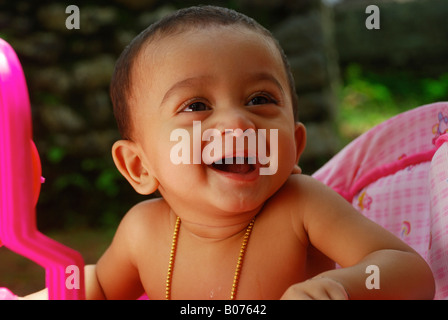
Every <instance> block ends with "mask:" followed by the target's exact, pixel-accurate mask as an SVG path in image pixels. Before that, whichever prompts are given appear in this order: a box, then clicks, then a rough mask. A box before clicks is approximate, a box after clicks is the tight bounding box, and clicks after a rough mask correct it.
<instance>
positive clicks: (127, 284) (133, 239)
mask: <svg viewBox="0 0 448 320" xmlns="http://www.w3.org/2000/svg"><path fill="white" fill-rule="evenodd" d="M140 217H141V212H139V210H138V207H134V208H133V209H131V211H129V212H128V213H127V214H126V215H125V217H124V218H123V219H122V221H121V223H120V225H119V227H118V229H117V232H116V233H115V236H114V239H113V240H112V243H111V245H110V246H109V248H108V249H107V250H106V251H105V253H104V254H103V255H102V257H101V258H100V259H99V260H98V262H97V264H96V266H95V268H94V270H95V272H94V273H93V274H94V276H93V277H92V278H91V281H90V286H91V287H90V288H93V289H94V292H95V293H96V294H94V295H91V294H90V293H89V294H88V295H87V298H88V299H89V298H92V297H95V296H96V297H101V295H102V297H103V298H105V299H110V300H115V299H137V298H138V297H140V296H141V295H142V294H143V292H144V290H143V287H142V285H141V282H140V276H139V273H138V270H137V267H136V262H135V260H134V257H135V256H136V250H137V247H138V238H139V235H138V234H139V226H141V225H142V223H141V221H140V220H139V219H140ZM95 280H96V282H95ZM87 285H88V284H87V283H86V290H87V291H89V290H88V289H89V288H88V287H87Z"/></svg>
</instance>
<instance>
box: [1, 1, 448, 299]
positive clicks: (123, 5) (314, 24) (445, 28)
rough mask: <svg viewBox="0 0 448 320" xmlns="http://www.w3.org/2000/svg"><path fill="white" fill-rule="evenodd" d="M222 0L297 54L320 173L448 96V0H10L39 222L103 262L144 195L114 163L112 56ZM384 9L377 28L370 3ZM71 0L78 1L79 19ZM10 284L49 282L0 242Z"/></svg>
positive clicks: (6, 16) (7, 30)
mask: <svg viewBox="0 0 448 320" xmlns="http://www.w3.org/2000/svg"><path fill="white" fill-rule="evenodd" d="M203 3H206V4H216V5H220V6H225V7H229V8H233V9H236V10H238V11H241V12H243V13H245V14H247V15H249V16H251V17H253V18H255V19H256V20H257V21H259V22H260V23H261V24H263V25H264V26H266V27H267V28H268V29H270V30H271V31H272V32H273V33H274V35H275V36H276V37H277V38H278V39H279V41H280V43H281V45H282V46H283V48H284V49H285V52H286V54H287V55H288V58H289V59H290V62H291V66H292V69H293V73H294V77H295V79H296V89H297V92H298V94H299V98H300V108H301V109H300V117H301V121H302V122H304V123H305V125H306V126H307V128H308V133H309V137H308V146H307V150H306V152H305V154H304V157H303V159H302V162H301V166H302V168H303V170H304V172H305V173H308V174H312V173H313V172H314V171H315V170H316V169H318V168H319V167H320V166H322V165H323V164H324V163H325V162H326V161H328V160H329V159H330V158H331V156H333V155H334V154H335V153H336V152H337V151H338V150H340V149H341V148H342V147H343V146H344V145H346V144H347V143H348V142H350V141H352V140H353V139H354V138H356V137H357V136H359V135H360V134H362V133H363V132H365V131H366V130H368V129H369V128H371V127H372V126H374V125H376V124H378V123H380V122H382V121H384V120H386V119H388V118H390V117H392V116H394V115H396V114H398V113H400V112H403V111H406V110H409V109H412V108H415V107H417V106H420V105H424V104H428V103H432V102H436V101H442V100H448V60H447V59H446V57H447V56H448V41H447V39H448V24H447V23H446V21H448V3H447V2H446V0H410V1H395V0H376V1H375V0H372V1H364V0H352V1H350V0H345V1H336V0H334V1H330V0H327V1H320V0H280V1H278V0H227V1H224V0H222V1H219V0H216V1H189V0H187V1H180V0H179V1H174V0H172V1H163V0H129V1H125V0H114V1H112V0H110V1H109V0H97V1H93V0H91V1H89V0H83V1H70V2H69V1H50V0H43V1H38V2H37V1H31V0H17V1H7V0H0V37H2V38H4V39H5V40H7V41H8V42H9V43H10V44H11V45H12V46H13V47H14V49H15V50H16V52H17V54H18V56H19V59H20V60H21V63H22V65H23V69H24V71H25V75H26V78H27V83H28V87H29V91H30V100H31V105H32V113H33V127H34V128H33V130H34V139H35V142H36V145H37V148H38V150H39V153H40V156H41V160H42V167H43V175H44V177H45V178H46V182H45V184H44V185H43V186H42V191H41V195H40V198H39V203H38V205H37V217H38V218H37V221H38V227H39V229H40V230H42V231H43V232H45V233H48V234H49V235H50V236H51V237H53V238H55V239H57V240H58V241H62V242H63V243H65V244H67V245H69V246H71V247H73V248H75V249H76V250H79V251H80V252H81V253H82V254H83V255H84V257H85V260H86V262H87V263H94V262H95V261H96V259H97V258H98V257H99V256H100V254H101V252H103V251H104V249H105V248H106V247H107V244H108V243H109V242H110V240H111V238H112V236H113V232H114V230H115V228H116V227H117V225H118V223H119V221H120V220H121V218H122V217H123V215H124V214H125V213H126V211H127V210H128V209H129V208H130V207H131V206H132V205H133V204H135V203H137V202H139V201H141V200H143V199H146V198H147V197H143V196H139V195H137V194H136V193H135V192H134V191H133V190H132V188H131V187H130V186H129V185H128V183H127V182H126V181H125V180H124V178H122V177H121V176H120V174H119V173H118V171H117V170H116V169H115V167H114V165H113V162H112V159H111V156H110V147H111V146H112V143H113V142H114V141H115V140H116V139H119V136H118V133H117V130H116V127H115V122H114V119H113V115H112V107H111V103H110V100H109V96H108V86H109V81H110V77H111V74H112V71H113V67H114V63H115V61H116V59H117V58H118V56H119V54H120V53H121V51H122V50H123V48H124V47H125V46H126V45H127V44H128V43H129V42H130V40H131V39H132V38H133V37H134V36H135V35H137V34H138V33H139V32H140V31H141V30H143V29H144V28H145V27H147V26H148V25H149V24H151V23H152V22H154V21H156V20H157V19H159V18H160V17H162V16H163V15H165V14H167V13H169V12H171V11H173V10H175V9H176V8H181V7H186V6H190V5H196V4H203ZM371 4H376V5H377V6H378V7H379V9H380V29H379V30H368V29H367V28H366V27H365V20H366V19H367V17H368V14H366V13H365V8H366V7H367V5H371ZM68 5H77V6H78V7H79V9H80V29H79V30H76V29H73V30H69V29H67V28H66V26H65V21H66V19H67V17H68V16H69V14H67V13H66V12H65V9H66V7H67V6H68ZM0 261H1V262H0V286H7V287H9V288H11V289H13V290H14V291H15V292H17V293H20V294H24V293H27V292H31V291H33V290H37V289H38V288H40V287H42V286H43V285H44V273H43V270H41V268H40V267H37V266H35V265H34V264H31V263H30V262H29V261H27V260H26V259H24V258H21V257H18V256H17V255H15V254H14V253H11V252H9V251H8V250H7V249H5V248H1V249H0Z"/></svg>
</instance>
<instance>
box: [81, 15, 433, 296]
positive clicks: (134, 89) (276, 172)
mask: <svg viewBox="0 0 448 320" xmlns="http://www.w3.org/2000/svg"><path fill="white" fill-rule="evenodd" d="M111 97H112V101H113V105H114V111H115V116H116V119H117V122H118V126H119V130H120V132H121V135H122V137H123V140H120V141H117V142H116V143H115V144H114V146H113V148H112V155H113V159H114V161H115V164H116V166H117V168H118V170H119V171H120V172H121V173H122V174H123V176H124V177H125V178H126V179H127V180H128V181H129V183H130V184H131V185H132V186H133V188H134V189H135V190H136V191H137V192H138V193H140V194H144V195H147V194H151V193H153V192H155V191H156V190H158V191H159V192H160V194H161V195H162V198H158V199H152V200H148V201H145V202H142V203H139V204H137V205H136V206H135V207H133V208H132V209H131V210H130V211H129V212H128V213H127V214H126V216H125V217H124V218H123V220H122V222H121V224H120V226H119V227H118V230H117V232H116V235H115V237H114V239H113V241H112V244H111V245H110V247H109V248H108V249H107V251H106V252H105V253H104V255H103V256H102V257H101V258H100V260H99V261H98V263H97V264H96V266H88V267H86V295H87V298H89V299H104V298H107V299H136V298H138V297H139V296H141V295H142V294H143V293H146V294H147V296H148V297H149V299H280V298H283V299H349V298H350V299H377V298H380V299H389V298H395V299H403V298H411V299H431V298H432V297H433V294H434V280H433V277H432V273H431V271H430V269H429V267H428V266H427V264H426V263H425V261H424V260H423V259H422V258H421V257H420V256H419V255H418V254H417V253H416V252H415V251H414V250H412V249H411V248H410V247H408V246H407V245H406V244H404V243H403V242H401V241H400V240H399V239H397V238H396V237H395V236H393V235H392V234H390V233H389V232H387V231H386V230H384V229H382V228H381V227H379V226H378V225H376V224H375V223H373V222H371V221H369V220H368V219H366V218H365V217H363V216H362V215H361V214H360V213H358V212H357V211H355V209H353V208H352V206H351V205H350V204H349V203H347V202H346V201H345V200H344V199H343V198H342V197H340V196H339V195H337V194H336V193H335V192H333V191H332V190H330V188H328V187H326V186H324V185H322V184H321V183H319V182H318V181H316V180H315V179H313V178H311V177H308V176H305V175H302V174H300V169H298V167H297V163H298V161H299V158H300V155H301V153H302V151H303V150H304V147H305V139H306V132H305V128H304V126H303V125H302V124H301V123H300V122H298V117H297V109H298V101H297V97H296V94H295V92H294V80H293V78H292V75H291V71H290V68H289V65H288V62H287V59H286V57H285V54H284V53H283V51H282V49H281V48H280V46H279V44H278V43H277V41H276V40H275V39H274V38H273V36H272V35H271V33H270V32H269V31H267V30H266V29H265V28H263V27H262V26H260V25H259V24H258V23H256V22H255V21H254V20H252V19H250V18H248V17H246V16H244V15H242V14H240V13H237V12H235V11H233V10H229V9H224V8H218V7H213V6H201V7H192V8H188V9H182V10H179V11H177V12H175V13H173V14H171V15H169V16H168V17H166V18H164V19H162V20H161V21H159V22H157V23H155V24H154V25H152V26H150V27H149V28H148V29H146V30H144V31H143V32H142V33H141V34H140V35H139V36H137V37H136V38H135V39H134V40H133V41H132V43H131V44H130V45H129V46H128V47H127V48H126V49H125V51H124V52H123V53H122V55H121V57H120V58H119V60H118V62H117V66H116V69H115V74H114V77H113V79H112V83H111ZM179 130H180V131H179ZM207 130H209V131H208V132H209V134H207V133H206V132H207ZM262 130H263V131H262ZM176 132H177V133H181V135H179V134H173V133H176ZM210 132H211V134H210ZM259 132H262V133H263V134H258V133H259ZM188 136H189V137H193V136H196V138H195V139H193V141H191V140H185V139H187V138H188ZM198 137H199V138H198ZM251 137H255V139H256V141H257V143H252V142H253V141H255V140H251V139H252V138H251ZM180 138H182V140H180ZM230 140H232V141H233V142H235V140H236V143H234V144H233V145H232V144H231V143H230V142H229V141H230ZM186 141H187V142H189V144H186ZM241 141H243V143H241ZM181 143H182V145H181ZM185 145H187V146H190V147H189V148H188V147H187V148H185ZM180 146H181V147H180ZM211 146H212V147H211ZM263 148H265V151H266V155H265V156H264V157H262V156H260V155H259V151H260V149H263ZM179 159H180V160H179ZM266 159H268V160H269V161H268V162H266V161H263V160H266ZM175 160H176V161H175ZM198 160H199V161H198ZM276 161H278V164H277V163H274V162H276ZM263 169H264V170H265V171H264V174H261V172H262V170H263ZM335 262H336V263H337V264H338V265H339V266H341V268H335ZM369 266H375V268H377V270H379V271H380V274H379V276H380V279H379V280H380V283H379V284H380V286H379V288H376V289H372V288H371V287H370V286H368V285H366V280H367V278H368V277H369V273H366V271H367V270H369V268H370V267H369Z"/></svg>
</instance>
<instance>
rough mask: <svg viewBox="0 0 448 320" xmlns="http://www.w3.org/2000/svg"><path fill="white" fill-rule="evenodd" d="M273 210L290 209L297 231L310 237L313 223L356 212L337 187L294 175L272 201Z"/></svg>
mask: <svg viewBox="0 0 448 320" xmlns="http://www.w3.org/2000/svg"><path fill="white" fill-rule="evenodd" d="M268 204H269V207H271V208H273V210H274V211H276V212H277V211H282V212H287V213H288V214H289V217H290V219H291V222H292V225H293V226H294V229H295V232H296V233H297V234H298V235H299V236H300V237H304V238H307V239H308V232H309V231H310V230H309V225H310V223H314V221H318V222H320V221H329V220H328V219H329V218H330V217H331V219H337V216H338V215H347V214H348V215H353V214H357V212H356V210H355V209H354V208H353V207H352V206H351V204H349V203H348V202H347V201H346V200H345V199H344V198H342V197H341V196H340V195H339V194H337V193H336V192H335V191H334V190H332V189H331V188H329V187H328V186H326V185H324V184H323V183H321V182H320V181H318V180H316V179H315V178H313V177H310V176H307V175H303V174H294V175H291V176H290V177H289V178H288V180H287V181H286V182H285V184H284V185H283V186H282V187H281V188H280V189H279V190H278V191H277V193H276V194H274V195H273V196H272V197H271V199H270V200H269V203H268Z"/></svg>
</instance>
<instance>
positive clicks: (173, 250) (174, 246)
mask: <svg viewBox="0 0 448 320" xmlns="http://www.w3.org/2000/svg"><path fill="white" fill-rule="evenodd" d="M254 223H255V217H254V218H253V219H252V220H251V221H250V223H249V225H248V226H247V228H246V233H245V234H244V237H243V242H242V243H241V248H240V254H239V256H238V261H237V263H236V268H235V275H234V276H233V284H232V292H231V293H230V300H235V299H236V293H237V291H238V282H239V280H240V273H241V269H242V268H243V260H244V255H245V254H246V248H247V243H248V242H249V237H250V234H251V232H252V229H253V227H254ZM179 229H180V218H179V217H177V219H176V225H175V226H174V232H173V241H172V244H171V252H170V262H169V264H168V273H167V276H166V287H165V298H166V300H170V299H171V283H172V278H173V269H174V259H175V257H176V250H177V240H178V236H179Z"/></svg>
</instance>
